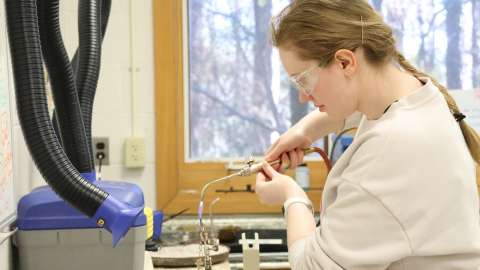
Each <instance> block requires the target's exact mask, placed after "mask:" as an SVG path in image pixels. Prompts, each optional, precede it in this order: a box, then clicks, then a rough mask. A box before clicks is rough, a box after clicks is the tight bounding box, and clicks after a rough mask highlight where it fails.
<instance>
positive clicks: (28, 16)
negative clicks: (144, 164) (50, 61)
mask: <svg viewBox="0 0 480 270" xmlns="http://www.w3.org/2000/svg"><path fill="white" fill-rule="evenodd" d="M5 3H6V5H5V6H6V10H7V26H8V37H9V43H10V52H11V55H12V66H13V75H14V81H15V91H16V102H17V109H18V117H19V120H20V125H21V127H22V131H23V134H24V137H25V141H26V144H27V147H28V149H29V151H30V153H31V155H32V157H33V160H34V162H35V164H36V165H37V168H38V169H39V171H40V173H41V174H42V176H43V177H44V178H45V180H46V181H47V182H48V184H49V185H50V186H51V187H52V189H53V190H54V191H55V192H56V193H57V194H58V195H59V196H60V197H62V198H63V199H64V200H65V201H67V202H69V203H70V204H71V205H73V207H75V208H77V209H78V210H80V211H81V212H83V213H84V214H86V215H88V216H89V217H92V216H94V214H95V213H96V212H97V210H98V208H99V207H100V206H101V205H102V203H103V202H104V201H105V200H106V199H107V197H108V196H109V194H108V193H106V192H105V191H103V190H101V189H99V188H98V187H96V186H94V185H92V184H90V183H89V182H87V181H86V180H85V179H83V178H82V176H81V175H80V173H79V172H78V171H77V170H76V169H75V167H73V165H72V163H71V162H70V161H69V160H68V158H67V156H66V154H65V152H64V151H63V149H62V147H61V145H60V143H59V141H58V139H57V137H56V135H55V133H54V131H53V127H52V124H51V122H50V117H49V115H48V106H47V98H46V93H45V86H44V74H43V66H42V59H41V49H40V36H39V32H38V24H37V9H36V4H35V0H6V1H5Z"/></svg>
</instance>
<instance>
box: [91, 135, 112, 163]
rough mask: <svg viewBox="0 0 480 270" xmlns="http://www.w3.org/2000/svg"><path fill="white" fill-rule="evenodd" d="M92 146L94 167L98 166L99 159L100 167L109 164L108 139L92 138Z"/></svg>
mask: <svg viewBox="0 0 480 270" xmlns="http://www.w3.org/2000/svg"><path fill="white" fill-rule="evenodd" d="M92 144H93V145H92V150H93V160H94V161H95V165H99V164H100V158H101V159H102V166H103V165H108V164H110V152H109V150H110V149H109V145H108V137H93V138H92Z"/></svg>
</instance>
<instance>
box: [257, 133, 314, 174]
mask: <svg viewBox="0 0 480 270" xmlns="http://www.w3.org/2000/svg"><path fill="white" fill-rule="evenodd" d="M310 145H312V140H311V139H310V138H309V137H308V136H307V135H306V133H305V132H304V131H303V130H302V129H300V128H299V127H292V128H290V129H289V130H287V132H285V133H283V134H282V135H281V136H280V137H279V138H278V139H277V140H276V141H275V143H273V144H272V146H270V148H269V149H268V150H267V151H266V152H265V160H266V161H274V160H277V159H280V158H281V157H282V154H284V153H285V154H286V155H287V157H288V164H285V162H282V163H281V164H279V165H276V166H274V169H275V170H277V171H280V172H282V171H284V170H285V169H287V168H290V169H294V168H296V167H297V166H298V165H299V164H301V163H302V162H303V156H304V153H303V149H304V148H307V147H309V146H310ZM283 160H285V159H283Z"/></svg>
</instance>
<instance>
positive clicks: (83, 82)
mask: <svg viewBox="0 0 480 270" xmlns="http://www.w3.org/2000/svg"><path fill="white" fill-rule="evenodd" d="M100 2H101V1H100V0H81V1H79V4H78V5H79V6H78V32H79V46H78V55H79V56H78V70H77V71H76V74H75V81H76V85H77V89H78V97H79V99H80V106H81V108H82V115H83V123H84V124H85V133H86V136H87V141H88V142H91V141H92V111H93V101H94V98H95V91H96V89H97V82H98V77H99V73H100V61H101V49H102V48H101V39H102V35H101V32H100V21H99V20H100V11H101V3H100ZM90 144H91V143H90ZM91 159H92V161H93V156H92V157H91Z"/></svg>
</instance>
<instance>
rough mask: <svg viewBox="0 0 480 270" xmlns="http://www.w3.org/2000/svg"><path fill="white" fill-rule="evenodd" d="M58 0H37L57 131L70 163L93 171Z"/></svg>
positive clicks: (83, 170)
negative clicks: (63, 34) (60, 20)
mask: <svg viewBox="0 0 480 270" xmlns="http://www.w3.org/2000/svg"><path fill="white" fill-rule="evenodd" d="M58 10H59V0H37V14H38V26H39V31H40V40H41V42H42V46H41V48H42V53H43V58H44V61H45V65H46V67H47V70H48V74H49V75H50V81H51V85H52V90H53V99H54V102H55V115H56V119H55V121H58V125H59V127H60V128H58V127H57V129H56V131H57V135H59V136H58V137H59V138H61V141H62V143H63V149H64V150H65V152H66V154H67V156H68V158H69V159H70V161H71V162H72V164H73V165H74V166H75V168H77V170H79V171H80V172H82V173H84V172H92V171H94V170H95V169H94V165H93V160H92V159H91V154H90V149H91V148H90V143H89V142H87V140H86V136H85V126H84V124H83V119H82V110H81V108H80V102H79V100H78V95H77V89H76V86H75V79H74V77H73V71H72V66H71V65H70V59H69V58H68V54H67V51H66V50H65V46H64V45H63V40H62V34H61V31H60V22H59V15H58Z"/></svg>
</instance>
